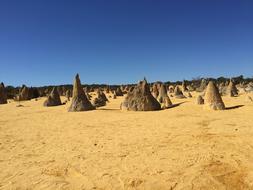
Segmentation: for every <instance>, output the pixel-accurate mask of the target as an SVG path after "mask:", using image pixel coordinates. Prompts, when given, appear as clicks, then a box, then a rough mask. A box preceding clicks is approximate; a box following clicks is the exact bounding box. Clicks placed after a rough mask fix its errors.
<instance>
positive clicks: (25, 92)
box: [17, 85, 31, 101]
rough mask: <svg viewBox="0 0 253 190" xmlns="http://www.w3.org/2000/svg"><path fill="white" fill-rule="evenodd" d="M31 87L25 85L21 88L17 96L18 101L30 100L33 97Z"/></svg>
mask: <svg viewBox="0 0 253 190" xmlns="http://www.w3.org/2000/svg"><path fill="white" fill-rule="evenodd" d="M29 94H30V93H29V88H28V87H26V86H25V85H24V86H23V87H22V89H20V94H19V95H18V97H17V100H18V101H25V100H30V99H31V98H30V97H29Z"/></svg>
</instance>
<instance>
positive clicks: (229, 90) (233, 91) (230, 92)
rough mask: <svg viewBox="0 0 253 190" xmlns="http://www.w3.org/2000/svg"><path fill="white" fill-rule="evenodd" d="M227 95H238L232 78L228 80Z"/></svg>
mask: <svg viewBox="0 0 253 190" xmlns="http://www.w3.org/2000/svg"><path fill="white" fill-rule="evenodd" d="M227 95H229V96H231V97H235V96H238V90H237V88H236V86H235V84H234V82H233V80H230V83H229V85H228V87H227Z"/></svg>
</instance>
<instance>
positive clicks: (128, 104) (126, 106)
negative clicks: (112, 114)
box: [121, 79, 161, 111]
mask: <svg viewBox="0 0 253 190" xmlns="http://www.w3.org/2000/svg"><path fill="white" fill-rule="evenodd" d="M121 109H122V110H128V111H155V110H160V109H161V105H160V104H159V102H158V101H157V100H156V99H155V98H154V97H153V96H152V94H151V92H150V89H149V85H148V83H147V81H146V80H145V79H144V80H143V81H140V82H139V84H138V85H137V86H136V87H135V88H134V89H133V90H132V91H129V92H128V94H127V96H126V98H125V100H124V102H123V103H122V104H121Z"/></svg>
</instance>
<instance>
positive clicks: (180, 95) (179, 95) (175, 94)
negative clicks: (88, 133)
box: [174, 86, 186, 99]
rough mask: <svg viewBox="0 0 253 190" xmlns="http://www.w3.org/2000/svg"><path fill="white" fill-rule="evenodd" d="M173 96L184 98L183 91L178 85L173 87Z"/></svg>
mask: <svg viewBox="0 0 253 190" xmlns="http://www.w3.org/2000/svg"><path fill="white" fill-rule="evenodd" d="M174 96H175V98H180V99H182V98H186V97H185V96H184V94H183V92H182V91H181V89H180V88H179V86H176V87H175V89H174Z"/></svg>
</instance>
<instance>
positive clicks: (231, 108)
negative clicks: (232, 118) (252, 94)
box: [225, 105, 244, 110]
mask: <svg viewBox="0 0 253 190" xmlns="http://www.w3.org/2000/svg"><path fill="white" fill-rule="evenodd" d="M243 106H244V105H236V106H231V107H226V108H225V110H233V109H237V108H241V107H243Z"/></svg>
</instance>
